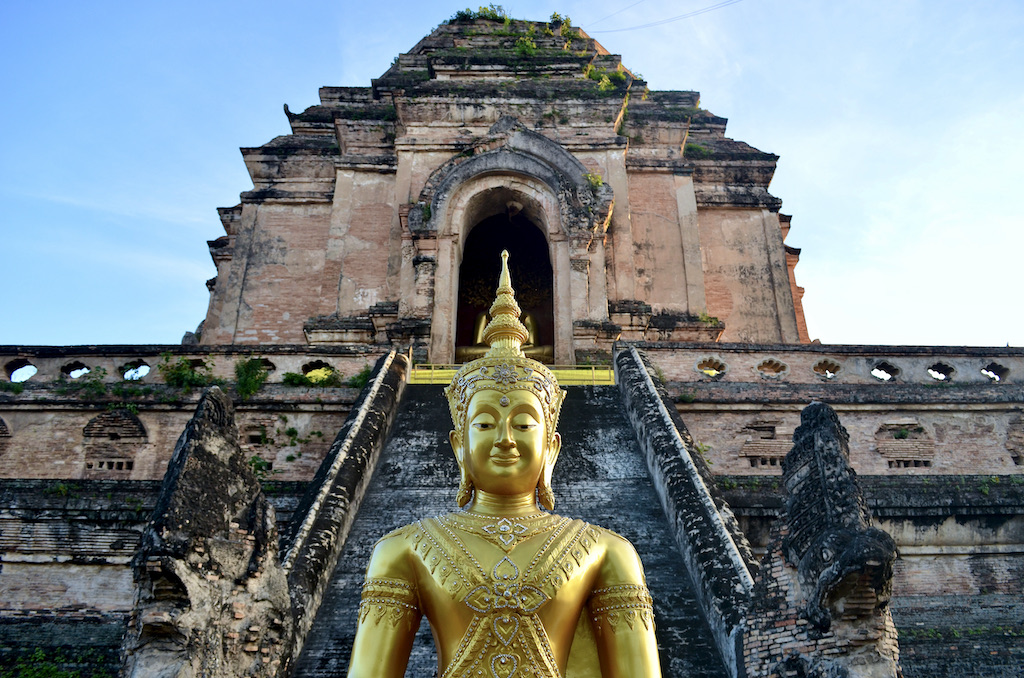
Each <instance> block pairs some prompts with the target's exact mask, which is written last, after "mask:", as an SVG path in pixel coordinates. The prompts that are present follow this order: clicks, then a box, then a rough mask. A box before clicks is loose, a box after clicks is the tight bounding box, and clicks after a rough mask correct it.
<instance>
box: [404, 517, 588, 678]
mask: <svg viewBox="0 0 1024 678" xmlns="http://www.w3.org/2000/svg"><path fill="white" fill-rule="evenodd" d="M460 517H461V516H460V514H453V515H450V516H442V517H440V518H434V519H430V520H425V521H422V522H421V523H419V524H418V530H417V532H416V534H415V535H413V536H412V537H411V539H412V540H413V542H414V544H413V552H414V553H415V557H416V559H417V561H418V562H417V567H418V569H419V571H420V577H419V579H420V582H419V583H418V590H419V595H420V602H421V605H422V606H423V609H424V612H425V614H426V616H427V618H428V619H429V620H430V623H431V625H432V627H433V629H434V635H435V638H436V639H437V640H438V649H439V654H440V659H441V666H442V667H443V669H444V676H445V677H446V678H448V677H449V676H452V677H454V676H460V677H461V676H464V675H465V676H477V675H484V676H487V675H491V676H494V677H496V678H503V677H504V676H506V675H513V674H514V669H516V668H517V667H518V668H520V669H525V668H527V667H529V671H527V673H528V674H529V675H535V676H558V675H560V673H559V671H558V669H557V667H558V666H559V665H563V664H564V662H565V658H566V657H567V656H568V651H569V647H570V646H571V644H572V636H573V632H574V631H575V628H576V624H577V621H578V619H579V616H580V612H581V610H582V609H583V606H584V604H585V603H586V600H587V597H588V595H589V592H590V590H591V589H592V588H593V585H594V580H595V577H596V574H597V569H598V567H599V564H600V554H601V548H602V545H601V544H600V543H599V536H600V533H599V531H598V530H596V529H595V528H593V527H592V526H590V525H588V524H586V523H584V522H582V521H578V520H577V521H573V520H569V519H566V518H560V517H558V516H548V517H546V518H545V519H542V520H537V521H535V522H533V523H519V524H516V523H515V522H514V521H507V520H499V521H494V522H492V523H487V522H480V521H475V522H469V521H466V520H460V519H459V518H460ZM547 518H550V520H548V519H547ZM503 537H504V538H503ZM509 670H513V673H508V671H509Z"/></svg>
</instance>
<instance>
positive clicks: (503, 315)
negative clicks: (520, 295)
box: [484, 250, 530, 356]
mask: <svg viewBox="0 0 1024 678" xmlns="http://www.w3.org/2000/svg"><path fill="white" fill-rule="evenodd" d="M515 294H516V293H515V290H513V289H512V276H511V275H509V272H508V250H502V252H501V275H500V276H498V290H497V294H496V296H495V298H494V303H493V304H491V310H490V314H491V322H489V323H487V327H486V328H484V343H486V344H488V345H489V346H490V347H491V348H490V350H489V351H487V355H488V356H499V355H517V356H521V355H523V349H522V346H523V344H524V343H526V340H527V339H529V337H530V333H529V331H527V329H526V326H525V325H523V323H521V322H520V321H519V316H520V315H522V313H523V312H522V309H520V308H519V304H518V303H516V296H515Z"/></svg>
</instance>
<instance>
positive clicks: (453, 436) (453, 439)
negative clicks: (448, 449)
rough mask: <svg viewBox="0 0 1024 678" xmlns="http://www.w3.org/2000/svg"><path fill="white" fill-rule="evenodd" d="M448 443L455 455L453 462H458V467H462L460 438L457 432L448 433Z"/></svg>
mask: <svg viewBox="0 0 1024 678" xmlns="http://www.w3.org/2000/svg"><path fill="white" fill-rule="evenodd" d="M448 442H449V443H451V446H452V452H454V453H455V461H457V462H459V466H462V456H463V453H462V437H461V436H460V435H459V432H458V431H455V430H452V431H449V433H448Z"/></svg>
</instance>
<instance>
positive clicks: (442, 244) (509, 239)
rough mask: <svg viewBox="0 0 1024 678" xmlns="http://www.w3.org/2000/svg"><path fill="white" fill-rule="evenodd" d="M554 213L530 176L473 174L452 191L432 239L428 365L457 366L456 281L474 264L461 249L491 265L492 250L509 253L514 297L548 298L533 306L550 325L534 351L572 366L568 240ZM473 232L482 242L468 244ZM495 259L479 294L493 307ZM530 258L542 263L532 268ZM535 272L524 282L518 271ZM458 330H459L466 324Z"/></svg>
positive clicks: (554, 201) (553, 203)
mask: <svg viewBox="0 0 1024 678" xmlns="http://www.w3.org/2000/svg"><path fill="white" fill-rule="evenodd" d="M558 206H559V205H558V198H557V197H556V196H555V195H554V193H553V192H552V191H550V189H548V187H547V186H546V184H544V183H543V182H540V181H538V180H537V179H536V178H534V177H529V176H519V175H515V174H504V173H503V174H485V175H478V176H476V177H474V178H472V179H470V180H468V181H466V182H465V183H463V184H462V185H461V186H460V187H459V188H458V189H457V190H456V191H455V193H454V194H453V195H452V196H451V198H450V200H449V201H448V204H447V205H446V207H447V210H446V212H447V213H446V217H447V218H446V219H445V224H446V227H445V228H444V230H442V231H441V232H440V233H439V234H438V238H437V274H436V277H435V281H434V309H433V320H432V323H431V350H430V354H431V356H432V358H431V360H432V361H433V362H454V361H456V345H457V344H459V343H460V342H459V331H460V320H461V321H462V323H464V322H465V319H464V318H463V319H460V317H459V307H460V304H459V296H460V295H459V291H460V278H461V277H462V272H463V270H464V263H465V264H467V265H468V267H469V268H467V269H466V270H471V269H472V268H473V262H464V257H465V256H466V254H467V246H468V247H469V250H468V254H469V255H470V256H471V257H472V258H474V259H475V258H476V257H478V256H480V257H483V258H485V259H487V258H491V257H490V256H489V255H490V254H493V252H492V250H496V251H497V252H498V253H500V252H501V250H502V249H503V248H507V249H509V253H510V255H511V256H510V257H509V262H510V266H512V267H513V268H512V271H511V273H512V286H513V288H515V289H516V290H517V291H519V290H523V291H528V290H532V289H536V288H541V289H543V294H544V295H546V296H547V298H548V299H550V301H545V302H544V304H542V305H541V304H538V306H539V308H537V309H536V311H538V312H543V313H544V314H545V316H546V318H550V319H549V320H547V319H546V320H545V321H543V322H544V323H547V324H546V325H545V326H544V327H543V328H542V329H543V331H544V338H543V339H542V340H541V341H542V342H543V343H541V344H540V345H542V346H551V349H550V352H549V357H548V358H547V359H546V361H547V362H551V361H554V362H556V363H560V364H564V363H568V362H571V361H572V346H571V344H572V304H571V291H570V287H571V278H570V273H571V265H570V255H569V241H568V239H567V238H566V236H565V233H564V232H563V230H562V228H561V219H560V214H559V210H558ZM502 222H504V223H502ZM477 228H480V229H483V230H482V231H477V233H478V236H479V239H482V240H483V241H484V242H482V243H477V244H474V242H473V240H471V234H472V233H473V232H474V231H475V230H476V229H477ZM523 233H525V234H526V238H525V241H524V239H523V238H521V237H519V238H517V236H521V235H522V234H523ZM524 255H525V256H527V257H531V258H532V259H534V261H531V262H523V264H524V265H523V266H522V267H520V264H519V259H520V258H522V257H523V256H524ZM493 259H494V262H493V267H494V272H493V273H494V275H493V280H492V281H491V282H490V284H489V285H487V286H486V287H485V290H486V293H487V294H489V295H490V298H491V299H492V300H493V298H494V290H495V289H496V288H497V283H498V276H497V271H498V265H499V262H500V259H499V258H498V257H497V256H494V257H493ZM536 259H543V260H546V261H544V262H543V265H538V262H537V261H536ZM481 263H482V265H483V268H484V269H485V270H486V269H487V268H489V267H490V266H491V264H490V263H488V262H487V261H484V262H481ZM547 267H550V273H548V272H547V271H546V270H544V269H546V268H547ZM538 269H540V270H543V271H544V273H543V275H544V279H543V280H531V279H527V278H524V277H523V275H522V273H519V274H518V275H517V271H520V272H521V271H524V270H526V271H530V270H533V271H537V270H538ZM484 275H486V274H484ZM485 284H486V283H485ZM472 293H473V294H474V295H475V296H479V295H480V290H479V289H475V290H472ZM463 296H465V295H463ZM528 296H529V297H530V298H529V299H527V301H528V302H531V303H532V302H533V301H534V299H533V297H534V296H535V295H533V294H532V293H529V294H528ZM520 305H521V306H522V303H521V304H520ZM488 306H489V304H488ZM525 310H527V308H524V311H525ZM531 310H532V309H531ZM476 312H477V311H474V312H473V314H474V318H473V319H471V320H470V321H469V322H470V323H473V324H475V313H476ZM465 313H467V314H468V313H469V311H465ZM461 328H462V329H463V331H465V329H464V325H462V327H461ZM470 331H472V330H470ZM548 342H550V343H548ZM435 356H436V357H435ZM462 357H463V358H466V357H467V356H462Z"/></svg>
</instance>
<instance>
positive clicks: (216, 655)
mask: <svg viewBox="0 0 1024 678" xmlns="http://www.w3.org/2000/svg"><path fill="white" fill-rule="evenodd" d="M132 569H133V572H134V575H135V585H136V602H135V610H134V613H133V615H132V618H131V620H130V622H129V625H128V635H127V637H126V638H125V642H124V646H123V648H124V657H125V658H124V668H123V675H125V676H137V677H139V678H142V677H144V676H167V677H168V678H170V677H171V676H181V677H182V678H187V677H188V676H211V677H213V676H242V675H251V676H272V675H277V674H278V670H279V669H285V668H287V665H288V664H289V662H290V660H291V645H292V637H293V622H292V613H291V603H290V600H289V597H288V584H287V579H286V577H285V572H284V568H282V567H281V564H280V562H279V560H278V536H277V526H276V524H275V520H274V509H273V507H272V506H271V505H270V504H269V503H268V502H267V500H266V498H265V497H264V496H263V491H262V488H261V487H260V482H259V479H258V478H257V477H256V475H255V474H254V472H253V469H252V468H251V467H250V465H249V463H248V459H247V457H246V456H245V454H244V453H243V451H242V449H241V447H240V446H239V445H238V431H237V429H236V427H235V421H234V408H233V407H232V404H231V400H230V399H229V398H227V396H225V395H224V392H223V391H221V390H220V389H219V388H218V387H216V386H213V387H210V388H209V390H207V391H206V393H205V394H204V395H203V399H202V400H201V401H200V403H199V407H198V408H197V409H196V413H195V416H193V417H192V420H191V421H190V422H189V423H188V425H187V426H186V427H185V431H184V433H182V435H181V438H180V439H179V441H178V445H177V447H176V448H175V450H174V456H173V457H172V458H171V462H170V464H169V465H168V469H167V475H166V476H165V477H164V484H163V488H162V489H161V492H160V498H159V500H158V501H157V506H156V509H155V510H154V513H153V520H152V522H151V523H150V524H149V526H148V527H147V528H146V531H145V532H144V533H143V537H142V545H141V547H140V548H139V551H138V553H137V554H136V556H135V559H134V560H133V562H132Z"/></svg>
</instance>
